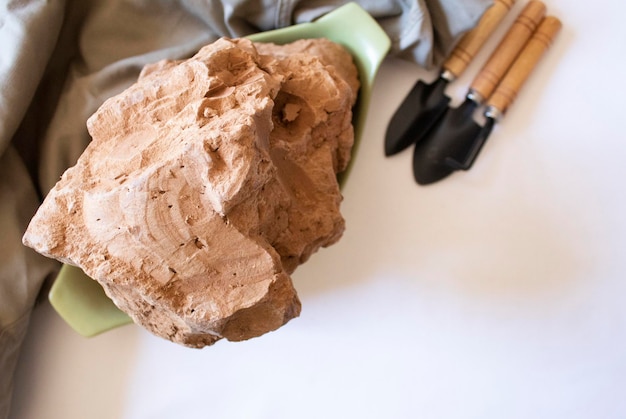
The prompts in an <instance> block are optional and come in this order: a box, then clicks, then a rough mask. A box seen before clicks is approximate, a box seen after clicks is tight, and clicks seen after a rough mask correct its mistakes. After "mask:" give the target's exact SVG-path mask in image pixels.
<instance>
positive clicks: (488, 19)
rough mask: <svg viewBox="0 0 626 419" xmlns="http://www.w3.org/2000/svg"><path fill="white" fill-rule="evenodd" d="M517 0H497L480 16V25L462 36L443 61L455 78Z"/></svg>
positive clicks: (446, 69) (444, 66) (445, 67)
mask: <svg viewBox="0 0 626 419" xmlns="http://www.w3.org/2000/svg"><path fill="white" fill-rule="evenodd" d="M515 1H516V0H495V2H494V4H493V5H492V6H491V7H489V9H487V11H486V12H485V13H484V14H483V16H482V17H481V18H480V20H479V22H478V25H476V27H475V28H474V29H472V30H471V31H469V32H468V33H466V34H465V35H464V36H463V38H461V40H460V41H459V43H458V44H457V46H456V47H455V48H454V50H453V51H452V53H451V54H450V57H449V58H448V59H447V60H446V61H445V62H444V63H443V69H444V70H445V71H448V72H450V73H452V75H453V76H454V77H455V78H456V77H459V76H460V75H461V73H463V71H465V69H466V68H467V66H468V65H469V63H470V62H471V61H472V59H473V58H474V57H475V56H476V54H477V53H478V51H479V50H480V49H481V48H482V46H483V45H484V44H485V42H486V41H487V38H489V36H490V35H491V33H492V32H493V31H494V30H495V29H496V27H497V26H498V24H499V23H500V22H501V21H502V19H503V18H504V16H505V15H506V14H507V12H508V11H509V10H510V9H511V7H512V6H513V3H515Z"/></svg>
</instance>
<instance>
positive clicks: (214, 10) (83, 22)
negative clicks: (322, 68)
mask: <svg viewBox="0 0 626 419" xmlns="http://www.w3.org/2000/svg"><path fill="white" fill-rule="evenodd" d="M492 2H493V0H361V1H357V3H359V4H360V5H361V6H362V7H363V8H364V9H365V10H367V11H368V12H369V13H370V14H371V15H372V16H373V17H374V18H376V19H377V20H378V22H379V23H380V24H381V26H382V27H383V28H384V29H385V31H386V32H387V33H388V35H389V37H390V38H391V40H392V50H391V53H390V54H391V55H395V56H398V57H402V58H406V59H408V60H411V61H414V62H416V63H418V64H419V65H421V66H423V67H425V68H432V67H433V66H436V65H438V64H439V63H440V62H441V61H442V59H443V57H444V56H445V55H447V53H448V52H449V51H450V49H451V48H452V47H453V46H454V44H455V43H456V42H457V41H458V39H459V38H460V36H461V35H462V34H463V33H464V32H466V31H467V30H469V29H470V28H471V27H473V26H474V25H475V24H476V22H477V20H478V19H479V18H480V16H481V15H482V13H484V11H485V10H486V8H487V7H488V6H490V5H491V4H492ZM344 3H346V1H337V0H335V1H333V0H315V1H311V0H309V1H305V0H278V1H276V0H222V1H219V2H218V1H208V0H204V1H201V0H171V1H153V0H90V1H84V0H48V1H45V0H30V1H27V0H0V45H2V48H1V49H0V237H2V241H1V243H0V245H1V246H2V251H1V252H0V371H2V374H0V419H4V418H5V417H6V416H7V415H8V410H9V400H10V392H11V379H12V375H13V371H14V368H15V363H16V360H17V356H18V353H19V348H20V345H21V342H22V340H23V337H24V335H25V331H26V328H27V324H28V318H29V314H30V312H31V310H32V307H33V305H34V302H35V298H36V295H37V293H38V291H39V289H40V288H41V285H42V283H43V280H44V278H45V277H46V276H48V275H49V274H51V273H54V272H55V270H56V269H57V268H58V265H57V264H55V263H53V262H52V261H50V260H47V259H45V258H43V257H40V256H38V255H36V254H35V253H34V252H33V251H32V250H30V249H27V248H25V247H24V246H23V245H22V243H21V236H22V234H23V232H24V230H25V228H26V224H27V222H28V219H29V218H30V216H32V214H33V213H34V212H35V210H36V208H37V206H38V204H39V202H40V199H41V197H42V196H43V195H45V193H46V192H47V191H48V190H49V189H50V188H51V187H52V186H53V185H54V184H55V183H56V181H57V180H58V178H59V176H60V175H61V174H62V173H63V172H64V171H65V169H67V168H68V167H69V166H72V165H73V164H74V163H75V162H76V160H77V159H78V157H79V156H80V154H81V153H82V151H83V150H84V148H85V147H86V145H87V143H88V142H89V136H88V133H87V130H86V127H85V121H86V120H87V118H88V117H89V116H90V115H91V114H92V113H93V112H94V111H95V110H96V109H97V108H98V107H99V106H100V105H101V104H102V102H103V101H104V100H105V99H107V98H108V97H110V96H112V95H115V94H117V93H119V92H121V91H122V90H124V89H125V88H126V87H128V86H129V85H130V84H131V83H133V82H134V81H135V80H136V78H137V76H138V74H139V72H140V70H141V69H142V67H143V66H144V65H145V64H147V63H150V62H155V61H158V60H160V59H178V58H185V57H189V56H191V55H193V54H194V53H195V52H196V51H197V50H198V49H200V47H202V46H203V45H205V44H207V43H210V42H212V41H214V40H216V39H217V38H219V37H221V36H228V37H240V36H245V35H248V34H251V33H254V32H259V31H265V30H270V29H275V28H280V27H285V26H289V25H292V24H295V23H302V22H308V21H311V20H314V19H316V18H317V17H319V16H321V15H323V14H325V13H327V12H329V11H331V10H332V9H334V8H336V7H338V6H340V5H342V4H344Z"/></svg>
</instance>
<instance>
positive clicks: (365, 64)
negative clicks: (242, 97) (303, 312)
mask: <svg viewBox="0 0 626 419" xmlns="http://www.w3.org/2000/svg"><path fill="white" fill-rule="evenodd" d="M248 38H250V39H251V40H253V41H255V42H273V43H276V44H286V43H289V42H293V41H296V40H298V39H304V38H328V39H330V40H331V41H334V42H337V43H339V44H341V45H343V46H344V47H345V48H347V49H348V50H349V51H350V53H351V54H352V56H353V57H354V61H355V63H356V66H357V68H358V71H359V78H360V81H361V89H360V90H359V97H358V101H357V104H356V106H355V109H354V119H353V124H354V129H355V145H354V148H353V156H352V161H354V153H355V152H356V150H357V147H358V144H359V142H360V141H361V140H362V137H363V128H364V126H365V119H366V114H367V110H368V108H369V104H370V97H371V93H372V85H373V83H374V79H375V77H376V73H377V72H378V68H379V67H380V64H381V62H382V61H383V59H384V58H385V56H386V55H387V52H388V51H389V47H390V44H391V43H390V40H389V38H388V37H387V34H386V33H385V32H384V31H383V30H382V28H381V27H380V26H379V25H378V23H376V21H375V20H374V19H373V18H372V17H371V16H370V15H369V14H368V13H367V12H366V11H365V10H363V9H362V8H361V7H360V6H358V5H357V4H356V3H349V4H346V5H345V6H342V7H340V8H338V9H335V10H334V11H332V12H330V13H328V14H326V15H324V16H322V17H321V18H319V19H318V20H316V21H315V22H312V23H302V24H299V25H294V26H290V27H287V28H283V29H276V30H273V31H268V32H261V33H258V34H254V35H251V36H249V37H248ZM350 168H351V165H350V167H348V169H347V170H346V171H345V172H343V173H342V174H341V176H340V178H339V182H340V183H341V184H343V183H344V182H345V179H346V176H347V174H348V172H349V171H350ZM49 299H50V302H51V303H52V306H53V307H54V309H55V310H56V311H57V312H58V313H59V315H60V316H61V317H62V318H63V319H64V320H65V321H66V322H67V323H68V324H69V325H70V326H71V327H72V328H73V329H74V330H76V331H77V332H78V333H79V334H81V335H83V336H95V335H97V334H99V333H102V332H105V331H107V330H110V329H113V328H115V327H118V326H121V325H124V324H128V323H131V322H132V320H131V319H130V317H128V316H127V315H126V314H125V313H124V312H122V311H121V310H119V309H118V308H117V307H116V306H115V304H113V302H112V301H111V300H110V299H109V298H108V297H107V296H106V294H105V293H104V290H103V289H102V287H101V286H100V284H98V283H97V282H96V281H93V280H92V279H91V278H89V277H88V276H87V275H85V273H83V271H82V270H81V269H79V268H77V267H74V266H70V265H64V266H63V267H62V268H61V271H60V272H59V275H58V276H57V278H56V280H55V282H54V284H53V285H52V288H51V290H50V294H49Z"/></svg>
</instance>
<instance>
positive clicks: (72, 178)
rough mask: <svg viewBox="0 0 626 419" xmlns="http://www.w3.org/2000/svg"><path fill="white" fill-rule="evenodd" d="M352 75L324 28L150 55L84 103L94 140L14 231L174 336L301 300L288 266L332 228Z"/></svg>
mask: <svg viewBox="0 0 626 419" xmlns="http://www.w3.org/2000/svg"><path fill="white" fill-rule="evenodd" d="M357 88H358V80H357V77H356V69H355V68H354V65H353V64H352V61H351V57H350V55H349V54H348V53H347V52H346V51H345V50H343V49H342V48H341V47H339V46H338V45H335V44H332V43H330V42H329V41H326V40H316V41H298V42H297V43H294V44H292V45H289V46H284V47H279V46H275V45H266V44H257V45H255V44H253V43H251V42H250V41H247V40H230V39H225V38H223V39H220V40H218V41H217V42H215V43H213V44H211V45H208V46H206V47H204V48H203V49H202V50H200V51H199V52H198V54H197V55H195V56H194V57H192V58H191V59H189V60H185V61H164V62H160V63H157V64H154V65H151V66H148V67H146V68H145V69H144V70H143V72H142V74H141V75H140V77H139V80H138V81H137V83H136V84H134V85H133V86H131V87H129V88H128V89H127V90H126V91H124V92H123V93H121V94H120V95H118V96H115V97H113V98H111V99H109V100H107V101H106V102H105V103H104V104H103V105H102V107H101V108H100V109H99V110H98V111H97V112H96V113H95V114H94V115H93V116H92V117H91V118H90V119H89V121H88V129H89V132H90V134H91V136H92V138H93V141H92V142H91V144H90V145H89V146H88V147H87V149H86V150H85V152H84V154H83V155H82V156H81V157H80V159H79V160H78V162H77V164H76V165H75V166H74V167H72V168H70V169H68V170H67V171H66V172H65V173H64V174H63V176H62V178H61V180H60V181H59V182H58V183H57V185H56V186H55V187H54V188H53V189H52V191H51V192H50V193H49V194H48V196H47V197H46V199H45V200H44V202H43V204H42V206H41V207H40V209H39V210H38V212H37V214H36V215H35V216H34V218H33V219H32V221H31V223H30V225H29V227H28V230H27V232H26V234H25V236H24V243H25V244H26V245H28V246H30V247H32V248H34V249H35V250H37V251H38V252H40V253H42V254H45V255H47V256H49V257H53V258H56V259H59V260H61V261H63V262H66V263H70V264H73V265H76V266H79V267H81V268H82V269H83V270H84V271H85V272H86V273H87V274H88V275H89V276H90V277H92V278H94V279H96V280H97V281H98V282H99V283H100V284H102V286H103V288H104V289H105V292H106V293H107V295H108V296H109V297H110V298H111V299H112V300H113V301H114V302H115V304H116V305H117V306H118V307H120V309H122V310H123V311H125V312H126V313H128V314H129V315H130V316H131V317H132V318H133V320H134V321H135V322H136V323H138V324H140V325H142V326H144V327H145V328H147V329H148V330H149V331H151V332H152V333H154V334H156V335H158V336H162V337H164V338H166V339H170V340H172V341H174V342H178V343H181V344H183V345H187V346H192V347H202V346H205V345H210V344H213V343H214V342H215V341H217V340H219V339H220V338H226V339H228V340H232V341H238V340H244V339H249V338H252V337H255V336H259V335H262V334H264V333H266V332H268V331H271V330H275V329H276V328H278V327H280V326H282V325H283V324H285V323H286V322H287V321H289V320H290V319H292V318H293V317H296V316H298V315H299V313H300V301H299V300H298V297H297V294H296V291H295V289H294V287H293V284H292V281H291V277H290V274H291V273H292V272H293V271H294V270H295V269H296V267H297V266H298V265H299V264H301V263H303V262H304V261H306V260H307V259H308V258H309V256H310V255H311V254H312V253H314V252H316V251H317V250H318V249H319V248H320V247H322V246H328V245H330V244H333V243H334V242H336V241H337V240H338V239H339V238H340V236H341V234H342V232H343V230H344V220H343V218H342V216H341V214H340V211H339V205H340V202H341V200H342V196H341V193H340V191H339V187H338V185H337V181H336V174H337V173H338V172H340V171H342V170H343V169H345V167H346V165H347V163H348V161H349V158H350V149H351V147H352V142H353V130H352V125H351V117H352V113H351V107H352V106H353V104H354V102H355V99H356V90H357Z"/></svg>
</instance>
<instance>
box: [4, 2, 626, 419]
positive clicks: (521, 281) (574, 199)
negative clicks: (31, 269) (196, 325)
mask: <svg viewBox="0 0 626 419" xmlns="http://www.w3.org/2000/svg"><path fill="white" fill-rule="evenodd" d="M525 3H526V2H525V1H518V4H517V5H516V6H515V10H516V11H518V10H520V9H521V8H522V7H523V5H524V4H525ZM546 4H547V5H548V10H549V13H550V14H555V15H557V16H559V17H560V18H561V19H562V21H563V23H564V28H563V31H562V32H561V34H560V36H559V37H558V39H557V40H556V42H555V44H554V45H553V48H552V49H551V50H550V52H549V53H548V55H547V56H546V57H545V58H544V60H543V61H542V62H541V63H540V66H539V67H538V68H537V71H536V72H535V73H534V74H533V75H532V77H531V78H530V79H529V81H528V83H527V84H526V86H525V89H524V90H523V91H522V93H521V94H520V96H519V97H518V100H517V102H516V103H515V104H514V105H513V106H512V107H511V109H510V112H509V113H508V114H507V115H506V116H505V119H504V120H502V122H501V123H500V124H499V125H498V126H497V127H496V129H495V131H494V132H493V134H492V136H491V138H490V140H489V142H488V143H487V145H486V146H485V148H484V149H483V152H482V154H481V155H480V156H479V159H478V160H477V162H476V165H475V166H474V167H473V168H472V170H471V171H469V172H467V173H456V174H454V175H452V176H450V177H449V178H447V179H445V180H444V181H441V182H439V183H436V184H433V185H430V186H427V187H422V186H418V185H416V184H415V183H414V181H413V178H412V174H411V152H409V151H405V152H404V153H402V154H400V155H398V156H395V157H393V158H385V157H384V156H383V151H382V150H383V138H384V133H385V129H386V125H387V122H388V121H389V119H390V117H391V115H392V113H393V111H394V110H395V109H396V107H397V106H398V105H399V103H400V101H401V100H402V99H403V97H404V95H405V94H406V92H407V91H408V89H409V88H410V87H411V86H412V85H413V83H414V82H415V81H416V80H417V79H418V78H419V77H426V78H429V79H432V78H433V77H434V75H435V73H425V72H423V71H420V70H418V69H417V68H416V67H414V66H413V65H412V64H409V63H407V62H401V61H397V60H388V61H387V62H385V64H384V65H383V67H382V69H381V71H380V73H379V77H378V80H377V85H376V89H375V93H374V98H373V102H372V103H373V108H372V109H371V112H370V118H369V121H368V125H367V127H366V137H365V139H364V141H363V143H362V146H361V148H360V150H359V154H358V157H357V161H356V164H355V167H354V170H353V172H352V174H351V177H350V178H349V180H348V183H347V185H346V188H345V190H344V192H345V200H344V204H343V214H344V216H345V218H346V221H347V231H346V233H345V235H344V237H343V239H342V240H341V241H340V243H338V244H337V245H335V246H333V247H331V248H328V249H324V250H323V251H321V252H320V253H318V254H317V255H314V256H313V258H312V259H311V260H310V262H309V263H307V264H306V265H304V266H303V267H301V268H300V269H299V270H298V271H297V272H296V274H295V275H294V281H295V284H296V288H297V289H298V290H299V295H300V298H301V300H302V305H303V310H302V315H301V317H300V318H298V319H295V320H292V321H291V322H290V323H289V324H288V325H286V326H285V327H283V328H281V329H279V331H277V332H274V333H270V334H268V335H265V336H263V337H261V338H258V339H254V340H251V341H248V342H244V343H229V342H226V341H222V342H218V343H217V344H216V345H215V346H213V347H209V348H206V349H203V350H193V349H187V348H184V347H181V346H178V345H175V344H172V343H169V342H167V341H164V340H161V339H159V338H156V337H153V336H152V335H150V334H148V333H147V332H145V331H143V330H142V329H141V328H139V327H136V326H127V327H124V328H121V329H117V330H115V331H113V332H110V333H106V334H104V335H101V336H99V337H96V338H93V339H85V338H82V337H80V336H78V335H77V334H75V333H74V332H73V331H72V330H70V329H69V327H68V326H66V325H65V324H64V323H63V322H62V320H60V318H59V317H58V316H57V315H56V313H55V312H54V311H53V310H52V309H51V308H50V306H49V305H48V304H42V305H40V306H38V307H37V309H36V310H35V312H34V317H33V321H32V328H31V331H30V334H29V336H28V339H27V341H26V343H25V347H24V351H23V354H22V358H21V361H20V364H19V366H18V370H17V377H16V388H15V400H14V406H13V413H12V418H13V419H54V418H63V419H74V418H76V419H78V418H80V419H84V418H90V419H98V418H103V419H104V418H106V419H112V418H124V419H126V418H128V419H130V418H132V419H147V418H185V417H187V418H188V417H194V418H196V417H201V418H203V417H206V418H209V417H210V418H228V419H230V418H315V419H319V418H383V417H384V418H625V417H626V394H625V393H626V303H625V301H624V300H625V296H626V280H625V278H624V276H625V274H626V257H624V249H625V248H626V219H625V216H624V214H625V213H626V198H625V197H626V194H625V193H624V189H625V187H624V181H625V180H626V135H625V134H624V130H625V129H626V114H625V113H624V111H623V109H624V106H623V101H624V92H626V89H625V87H626V81H625V78H624V77H623V69H624V67H625V66H624V64H626V58H625V56H626V24H625V23H624V22H625V21H626V20H625V19H626V6H625V5H623V3H622V2H619V1H610V0H602V1H596V2H571V1H566V0H560V1H557V0H552V1H547V2H546ZM515 14H516V13H512V14H511V15H510V16H509V18H508V20H507V22H509V23H510V22H511V21H512V20H513V19H514V17H515ZM501 29H505V27H504V26H503V27H502V28H501ZM498 33H499V35H500V36H501V35H502V33H503V32H502V30H500V31H499V32H498ZM496 44H497V38H495V37H494V39H493V40H492V41H491V43H490V44H488V45H487V47H486V48H487V51H486V52H484V53H483V54H482V55H481V57H482V58H483V59H484V58H486V55H485V54H488V52H489V49H492V48H493V47H495V45H496ZM479 67H480V63H477V64H475V65H474V66H472V67H471V68H470V70H469V71H468V74H467V75H466V76H464V77H463V78H461V79H460V80H459V81H458V82H456V83H455V84H454V85H452V86H451V89H450V91H449V93H450V94H452V95H454V98H455V99H454V100H455V105H456V103H458V102H459V101H460V100H461V98H462V97H463V95H464V93H465V91H466V88H467V85H468V83H469V81H471V78H472V77H473V74H475V72H476V71H477V70H478V68H479Z"/></svg>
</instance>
